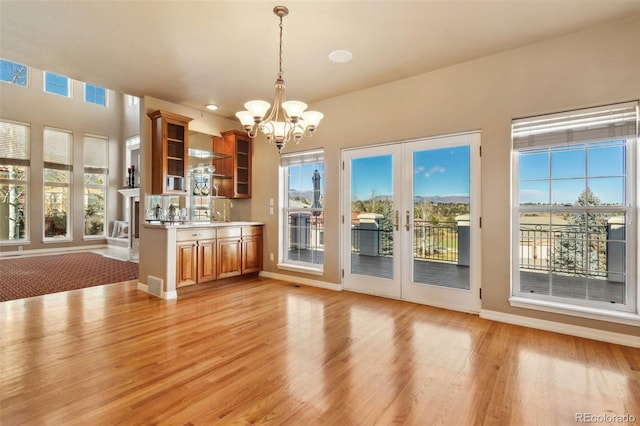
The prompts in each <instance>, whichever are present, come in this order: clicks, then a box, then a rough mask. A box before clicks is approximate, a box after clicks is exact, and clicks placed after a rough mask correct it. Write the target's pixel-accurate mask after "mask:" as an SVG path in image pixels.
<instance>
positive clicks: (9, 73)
mask: <svg viewBox="0 0 640 426" xmlns="http://www.w3.org/2000/svg"><path fill="white" fill-rule="evenodd" d="M0 80H2V81H4V82H5V83H10V84H15V85H16V86H24V87H26V86H27V66H26V65H22V64H18V63H15V62H11V61H7V60H5V59H0Z"/></svg>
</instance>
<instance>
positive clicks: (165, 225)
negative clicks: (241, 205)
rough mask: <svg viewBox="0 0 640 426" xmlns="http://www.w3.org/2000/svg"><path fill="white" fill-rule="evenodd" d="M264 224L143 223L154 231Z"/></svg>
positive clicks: (245, 222)
mask: <svg viewBox="0 0 640 426" xmlns="http://www.w3.org/2000/svg"><path fill="white" fill-rule="evenodd" d="M261 225H264V222H251V221H242V220H236V221H231V222H207V223H146V222H145V223H143V224H142V226H144V227H145V228H153V229H189V228H220V227H225V226H261Z"/></svg>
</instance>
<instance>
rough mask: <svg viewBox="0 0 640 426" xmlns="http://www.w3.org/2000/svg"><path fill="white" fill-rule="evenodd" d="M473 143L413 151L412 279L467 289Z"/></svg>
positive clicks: (417, 281)
mask: <svg viewBox="0 0 640 426" xmlns="http://www.w3.org/2000/svg"><path fill="white" fill-rule="evenodd" d="M469 188H470V147H469V146H468V145H466V146H457V147H448V148H441V149H430V150H423V151H415V152H414V154H413V222H414V227H413V259H414V260H413V282H415V283H421V284H431V285H436V286H443V287H449V288H459V289H465V290H468V289H469V288H470V278H469V264H470V250H471V239H470V237H471V235H470V228H469V219H470V213H471V211H470V189H469Z"/></svg>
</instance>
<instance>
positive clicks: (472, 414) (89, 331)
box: [0, 277, 640, 425]
mask: <svg viewBox="0 0 640 426" xmlns="http://www.w3.org/2000/svg"><path fill="white" fill-rule="evenodd" d="M180 296H181V297H180V299H179V300H178V301H174V302H166V301H162V300H159V299H156V298H154V297H152V296H149V295H147V294H145V293H143V292H139V291H137V290H136V283H135V282H130V283H124V284H112V285H106V286H100V287H92V288H88V289H84V290H78V291H73V292H68V293H59V294H53V295H48V296H43V297H36V298H31V299H24V300H17V301H10V302H4V303H0V321H1V330H0V331H1V335H0V339H1V342H0V343H1V346H0V363H1V365H0V392H1V398H0V424H2V425H19V424H26V425H38V424H52V425H113V424H126V425H138V424H167V425H191V424H193V425H205V424H248V423H258V424H296V425H316V424H321V425H350V424H354V425H370V424H381V425H389V424H408V425H439V424H442V425H474V424H488V425H493V424H496V425H565V424H567V425H570V424H575V423H576V415H586V414H591V415H594V416H602V415H609V416H614V415H615V416H624V415H627V416H634V418H635V421H636V423H640V351H639V350H638V349H632V348H628V347H623V346H617V345H612V344H607V343H602V342H596V341H592V340H587V339H581V338H575V337H569V336H564V335H559V334H554V333H549V332H544V331H539V330H533V329H527V328H522V327H517V326H512V325H508V324H501V323H496V322H492V321H487V320H483V319H480V318H479V317H477V316H475V315H470V314H464V313H458V312H452V311H446V310H441V309H436V308H431V307H427V306H421V305H416V304H412V303H407V302H400V301H394V300H389V299H383V298H378V297H372V296H365V295H360V294H355V293H350V292H334V291H329V290H322V289H316V288H310V287H304V286H299V287H298V286H294V285H291V284H287V283H284V282H281V281H276V280H271V279H264V278H257V277H255V278H250V279H249V280H246V281H241V282H235V283H227V284H225V285H224V286H221V287H213V286H203V285H201V286H194V287H193V288H190V289H188V290H185V291H183V292H182V293H181V294H180ZM627 418H629V417H627Z"/></svg>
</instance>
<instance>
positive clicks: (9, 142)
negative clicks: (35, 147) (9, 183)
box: [0, 121, 29, 162]
mask: <svg viewBox="0 0 640 426" xmlns="http://www.w3.org/2000/svg"><path fill="white" fill-rule="evenodd" d="M0 158H1V159H3V160H7V159H14V160H28V159H29V126H27V125H24V124H19V123H12V122H7V121H0ZM4 162H6V161H4Z"/></svg>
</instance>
